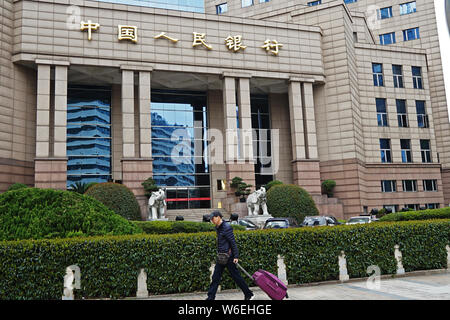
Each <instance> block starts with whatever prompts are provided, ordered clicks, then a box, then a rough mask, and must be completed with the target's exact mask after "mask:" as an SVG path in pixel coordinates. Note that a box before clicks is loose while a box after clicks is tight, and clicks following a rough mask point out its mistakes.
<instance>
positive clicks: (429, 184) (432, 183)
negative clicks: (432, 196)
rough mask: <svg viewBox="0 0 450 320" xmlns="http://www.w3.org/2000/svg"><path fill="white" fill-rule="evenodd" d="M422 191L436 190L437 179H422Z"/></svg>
mask: <svg viewBox="0 0 450 320" xmlns="http://www.w3.org/2000/svg"><path fill="white" fill-rule="evenodd" d="M422 182H423V191H427V192H432V191H438V189H437V180H423V181H422Z"/></svg>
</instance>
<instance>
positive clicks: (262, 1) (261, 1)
mask: <svg viewBox="0 0 450 320" xmlns="http://www.w3.org/2000/svg"><path fill="white" fill-rule="evenodd" d="M269 1H270V0H259V3H264V2H269Z"/></svg>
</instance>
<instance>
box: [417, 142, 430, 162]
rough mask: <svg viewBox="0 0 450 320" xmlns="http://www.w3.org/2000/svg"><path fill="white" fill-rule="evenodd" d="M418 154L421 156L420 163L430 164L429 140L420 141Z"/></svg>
mask: <svg viewBox="0 0 450 320" xmlns="http://www.w3.org/2000/svg"><path fill="white" fill-rule="evenodd" d="M420 152H421V154H422V162H423V163H430V162H432V161H431V148H430V140H420Z"/></svg>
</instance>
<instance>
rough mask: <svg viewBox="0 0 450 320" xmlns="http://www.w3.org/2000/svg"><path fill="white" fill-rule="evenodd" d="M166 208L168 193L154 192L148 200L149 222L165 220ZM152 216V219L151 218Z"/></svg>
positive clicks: (162, 191)
mask: <svg viewBox="0 0 450 320" xmlns="http://www.w3.org/2000/svg"><path fill="white" fill-rule="evenodd" d="M165 206H166V193H165V191H164V190H163V189H159V190H158V191H155V192H152V195H151V196H150V199H148V218H147V220H155V219H164V208H165ZM150 214H151V218H150Z"/></svg>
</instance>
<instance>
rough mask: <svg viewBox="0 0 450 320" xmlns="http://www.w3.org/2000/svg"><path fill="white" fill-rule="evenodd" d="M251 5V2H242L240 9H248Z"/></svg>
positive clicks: (249, 0) (244, 0) (248, 0)
mask: <svg viewBox="0 0 450 320" xmlns="http://www.w3.org/2000/svg"><path fill="white" fill-rule="evenodd" d="M252 5H253V0H242V8H245V7H250V6H252Z"/></svg>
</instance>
